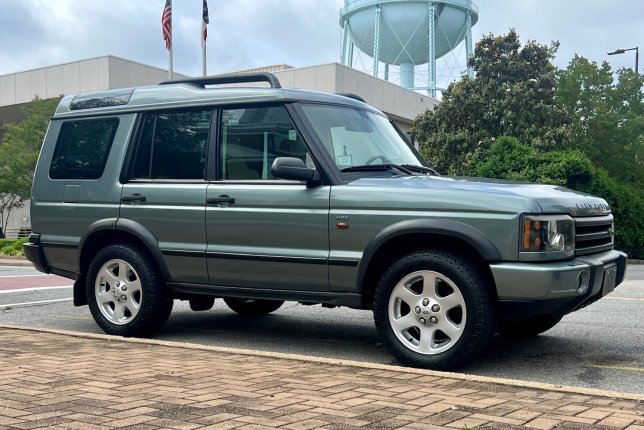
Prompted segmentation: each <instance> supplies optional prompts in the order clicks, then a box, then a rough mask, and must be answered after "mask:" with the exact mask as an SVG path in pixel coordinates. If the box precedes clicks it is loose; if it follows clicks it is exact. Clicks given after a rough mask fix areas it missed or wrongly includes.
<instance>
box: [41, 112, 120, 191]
mask: <svg viewBox="0 0 644 430" xmlns="http://www.w3.org/2000/svg"><path fill="white" fill-rule="evenodd" d="M118 126H119V120H118V118H101V119H90V120H78V121H66V122H64V123H63V124H62V126H61V128H60V133H59V135H58V140H57V141H56V148H55V149H54V155H53V157H52V160H51V166H50V168H49V177H50V178H51V179H98V178H100V177H101V176H102V175H103V170H105V163H107V156H108V155H109V153H110V148H111V147H112V142H113V141H114V136H115V135H116V130H117V128H118Z"/></svg>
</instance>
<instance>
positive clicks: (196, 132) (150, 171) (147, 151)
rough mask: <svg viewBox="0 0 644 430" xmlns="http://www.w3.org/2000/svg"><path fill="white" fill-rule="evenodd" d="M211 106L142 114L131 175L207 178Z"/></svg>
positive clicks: (149, 177)
mask: <svg viewBox="0 0 644 430" xmlns="http://www.w3.org/2000/svg"><path fill="white" fill-rule="evenodd" d="M211 117H212V110H197V111H195V110H191V111H173V112H155V113H149V114H145V117H144V118H143V127H142V129H141V133H140V136H139V141H138V146H137V148H136V153H135V157H134V168H133V172H132V175H131V177H132V179H191V180H200V179H201V180H204V179H205V178H206V160H207V156H208V132H209V130H210V120H211Z"/></svg>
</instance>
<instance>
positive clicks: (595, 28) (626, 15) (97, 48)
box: [0, 0, 644, 85]
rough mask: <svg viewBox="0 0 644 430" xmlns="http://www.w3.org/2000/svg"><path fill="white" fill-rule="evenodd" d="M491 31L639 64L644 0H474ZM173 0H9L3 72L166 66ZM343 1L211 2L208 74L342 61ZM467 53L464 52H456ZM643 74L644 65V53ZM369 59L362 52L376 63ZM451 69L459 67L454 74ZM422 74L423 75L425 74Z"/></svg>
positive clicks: (2, 33)
mask: <svg viewBox="0 0 644 430" xmlns="http://www.w3.org/2000/svg"><path fill="white" fill-rule="evenodd" d="M474 3H475V4H476V5H477V7H478V9H479V20H478V22H477V23H476V25H475V26H474V27H473V28H472V35H473V40H474V42H475V43H476V41H478V40H479V39H480V38H481V36H482V35H484V34H489V33H492V34H495V35H500V34H505V33H507V32H508V30H509V29H510V28H514V29H515V30H516V31H517V33H518V34H519V36H520V38H521V41H522V42H523V43H525V42H526V41H527V40H529V39H531V40H535V41H537V42H539V43H542V44H549V43H550V42H551V41H555V40H558V41H559V42H560V48H559V51H558V54H557V56H556V58H555V61H554V63H555V65H556V66H557V67H561V68H564V67H566V66H567V65H568V63H569V62H570V60H571V59H572V58H573V57H574V55H575V54H579V55H581V56H583V57H586V58H588V59H589V60H591V61H595V62H597V63H598V64H601V62H603V61H608V62H609V64H610V65H611V66H612V67H613V69H618V68H621V67H631V68H633V67H634V66H635V52H634V51H631V52H626V53H624V54H622V55H614V56H608V55H606V53H607V52H609V51H613V50H615V49H618V48H632V47H635V46H639V47H640V48H642V51H644V0H610V1H609V0H585V1H584V0H539V1H537V0H474ZM164 4H165V0H0V75H3V74H8V73H14V72H19V71H24V70H30V69H34V68H39V67H44V66H49V65H53V64H60V63H67V62H72V61H77V60H81V59H86V58H93V57H99V56H103V55H107V54H110V55H115V56H118V57H122V58H126V59H128V60H132V61H137V62H140V63H144V64H149V65H152V66H156V67H160V68H167V66H168V51H167V50H166V49H165V42H164V40H163V38H162V32H161V13H162V11H163V7H164ZM201 4H202V0H174V2H173V41H174V51H173V52H174V58H173V61H174V70H175V72H179V73H183V74H187V75H195V76H197V75H200V74H201V61H202V60H201V58H202V57H201V45H200V39H199V37H200V29H201ZM343 4H344V2H343V0H236V1H230V0H208V7H209V10H210V25H209V26H208V44H207V58H208V74H219V73H226V72H231V71H237V70H241V69H247V68H253V67H259V66H264V65H270V64H282V63H285V64H289V65H292V66H295V67H302V66H310V65H315V64H324V63H330V62H339V61H340V46H341V28H340V25H339V10H340V8H341V7H342V5H343ZM463 50H464V48H463V47H462V46H460V47H457V49H456V50H455V51H454V54H453V55H452V54H448V55H447V56H446V57H445V58H444V59H439V60H438V61H437V70H438V73H437V74H438V75H439V85H441V83H442V84H443V85H445V81H447V80H449V79H450V78H454V77H458V75H459V74H460V73H461V72H462V70H463V68H464V64H465V60H464V55H465V54H464V52H463ZM456 54H458V55H456ZM642 54H643V55H642V57H643V58H642V59H641V61H640V65H639V69H640V72H644V52H642ZM369 61H370V60H369V59H368V57H366V56H364V57H361V59H357V60H356V61H355V62H354V64H355V65H356V66H357V67H358V68H359V67H362V66H361V64H362V63H366V64H369ZM450 70H451V71H450ZM422 74H423V73H422V72H420V73H418V75H420V77H421V78H422Z"/></svg>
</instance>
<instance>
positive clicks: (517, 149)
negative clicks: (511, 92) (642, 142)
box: [476, 136, 644, 259]
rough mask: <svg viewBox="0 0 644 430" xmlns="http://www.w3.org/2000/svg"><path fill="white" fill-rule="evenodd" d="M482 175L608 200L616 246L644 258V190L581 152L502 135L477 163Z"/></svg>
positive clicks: (478, 173)
mask: <svg viewBox="0 0 644 430" xmlns="http://www.w3.org/2000/svg"><path fill="white" fill-rule="evenodd" d="M476 174H477V175H478V176H483V177H488V178H497V179H509V180H514V181H528V182H539V183H542V184H552V185H563V186H566V187H568V188H572V189H574V190H577V191H582V192H586V193H588V194H592V195H595V196H598V197H601V198H603V199H605V200H606V201H607V202H608V204H610V207H611V210H612V213H613V216H614V217H615V248H616V249H619V250H620V251H624V252H626V253H627V254H628V255H629V257H630V258H637V259H644V217H643V216H642V214H643V213H644V191H642V190H638V189H637V188H634V187H632V186H629V185H628V184H624V183H621V182H618V181H617V180H615V179H614V178H611V177H610V176H609V175H608V173H606V171H605V170H603V169H601V168H598V167H595V166H594V165H593V163H592V162H591V161H590V159H589V158H588V157H587V156H586V155H584V154H583V153H582V152H580V151H576V150H560V151H548V152H544V151H542V150H540V149H537V148H534V147H532V146H528V145H524V144H522V143H520V142H519V141H518V140H517V139H515V138H513V137H508V136H502V137H500V138H498V139H496V141H495V142H494V143H493V144H492V146H491V147H490V150H489V152H488V154H487V156H486V158H485V160H483V161H482V162H481V163H480V164H478V166H477V171H476Z"/></svg>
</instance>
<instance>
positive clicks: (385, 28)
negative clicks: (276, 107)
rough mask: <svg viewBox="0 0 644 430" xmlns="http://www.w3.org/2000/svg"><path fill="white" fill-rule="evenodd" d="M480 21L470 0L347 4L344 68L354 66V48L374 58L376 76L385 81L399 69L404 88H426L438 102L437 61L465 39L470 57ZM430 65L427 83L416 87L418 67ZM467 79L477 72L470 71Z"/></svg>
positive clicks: (342, 16)
mask: <svg viewBox="0 0 644 430" xmlns="http://www.w3.org/2000/svg"><path fill="white" fill-rule="evenodd" d="M477 21H478V8H477V7H476V5H475V4H474V3H473V2H472V1H471V0H344V7H343V8H342V9H341V10H340V26H341V27H342V64H344V65H347V66H349V67H353V54H354V52H353V50H354V47H357V48H358V49H359V50H360V51H362V52H364V53H365V54H367V55H369V56H370V57H372V58H373V75H374V76H379V70H378V69H379V65H380V63H381V62H382V63H384V65H385V70H384V78H385V79H386V80H389V66H390V65H394V66H398V67H399V68H400V85H401V86H403V87H405V88H410V89H414V90H421V89H422V90H427V92H428V94H429V95H430V96H432V97H434V98H436V59H437V58H440V57H442V56H444V55H445V54H447V53H449V52H450V51H452V50H453V49H454V48H455V47H456V46H457V45H458V44H459V43H461V42H462V41H463V40H465V53H466V56H467V58H469V57H470V56H471V55H472V26H473V25H474V24H476V22H477ZM422 64H427V68H428V76H429V80H428V81H429V82H428V85H427V87H423V88H418V87H416V86H415V83H414V69H415V67H416V66H420V65H422ZM467 74H468V76H470V77H472V76H473V71H472V70H471V69H470V68H468V70H467Z"/></svg>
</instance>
